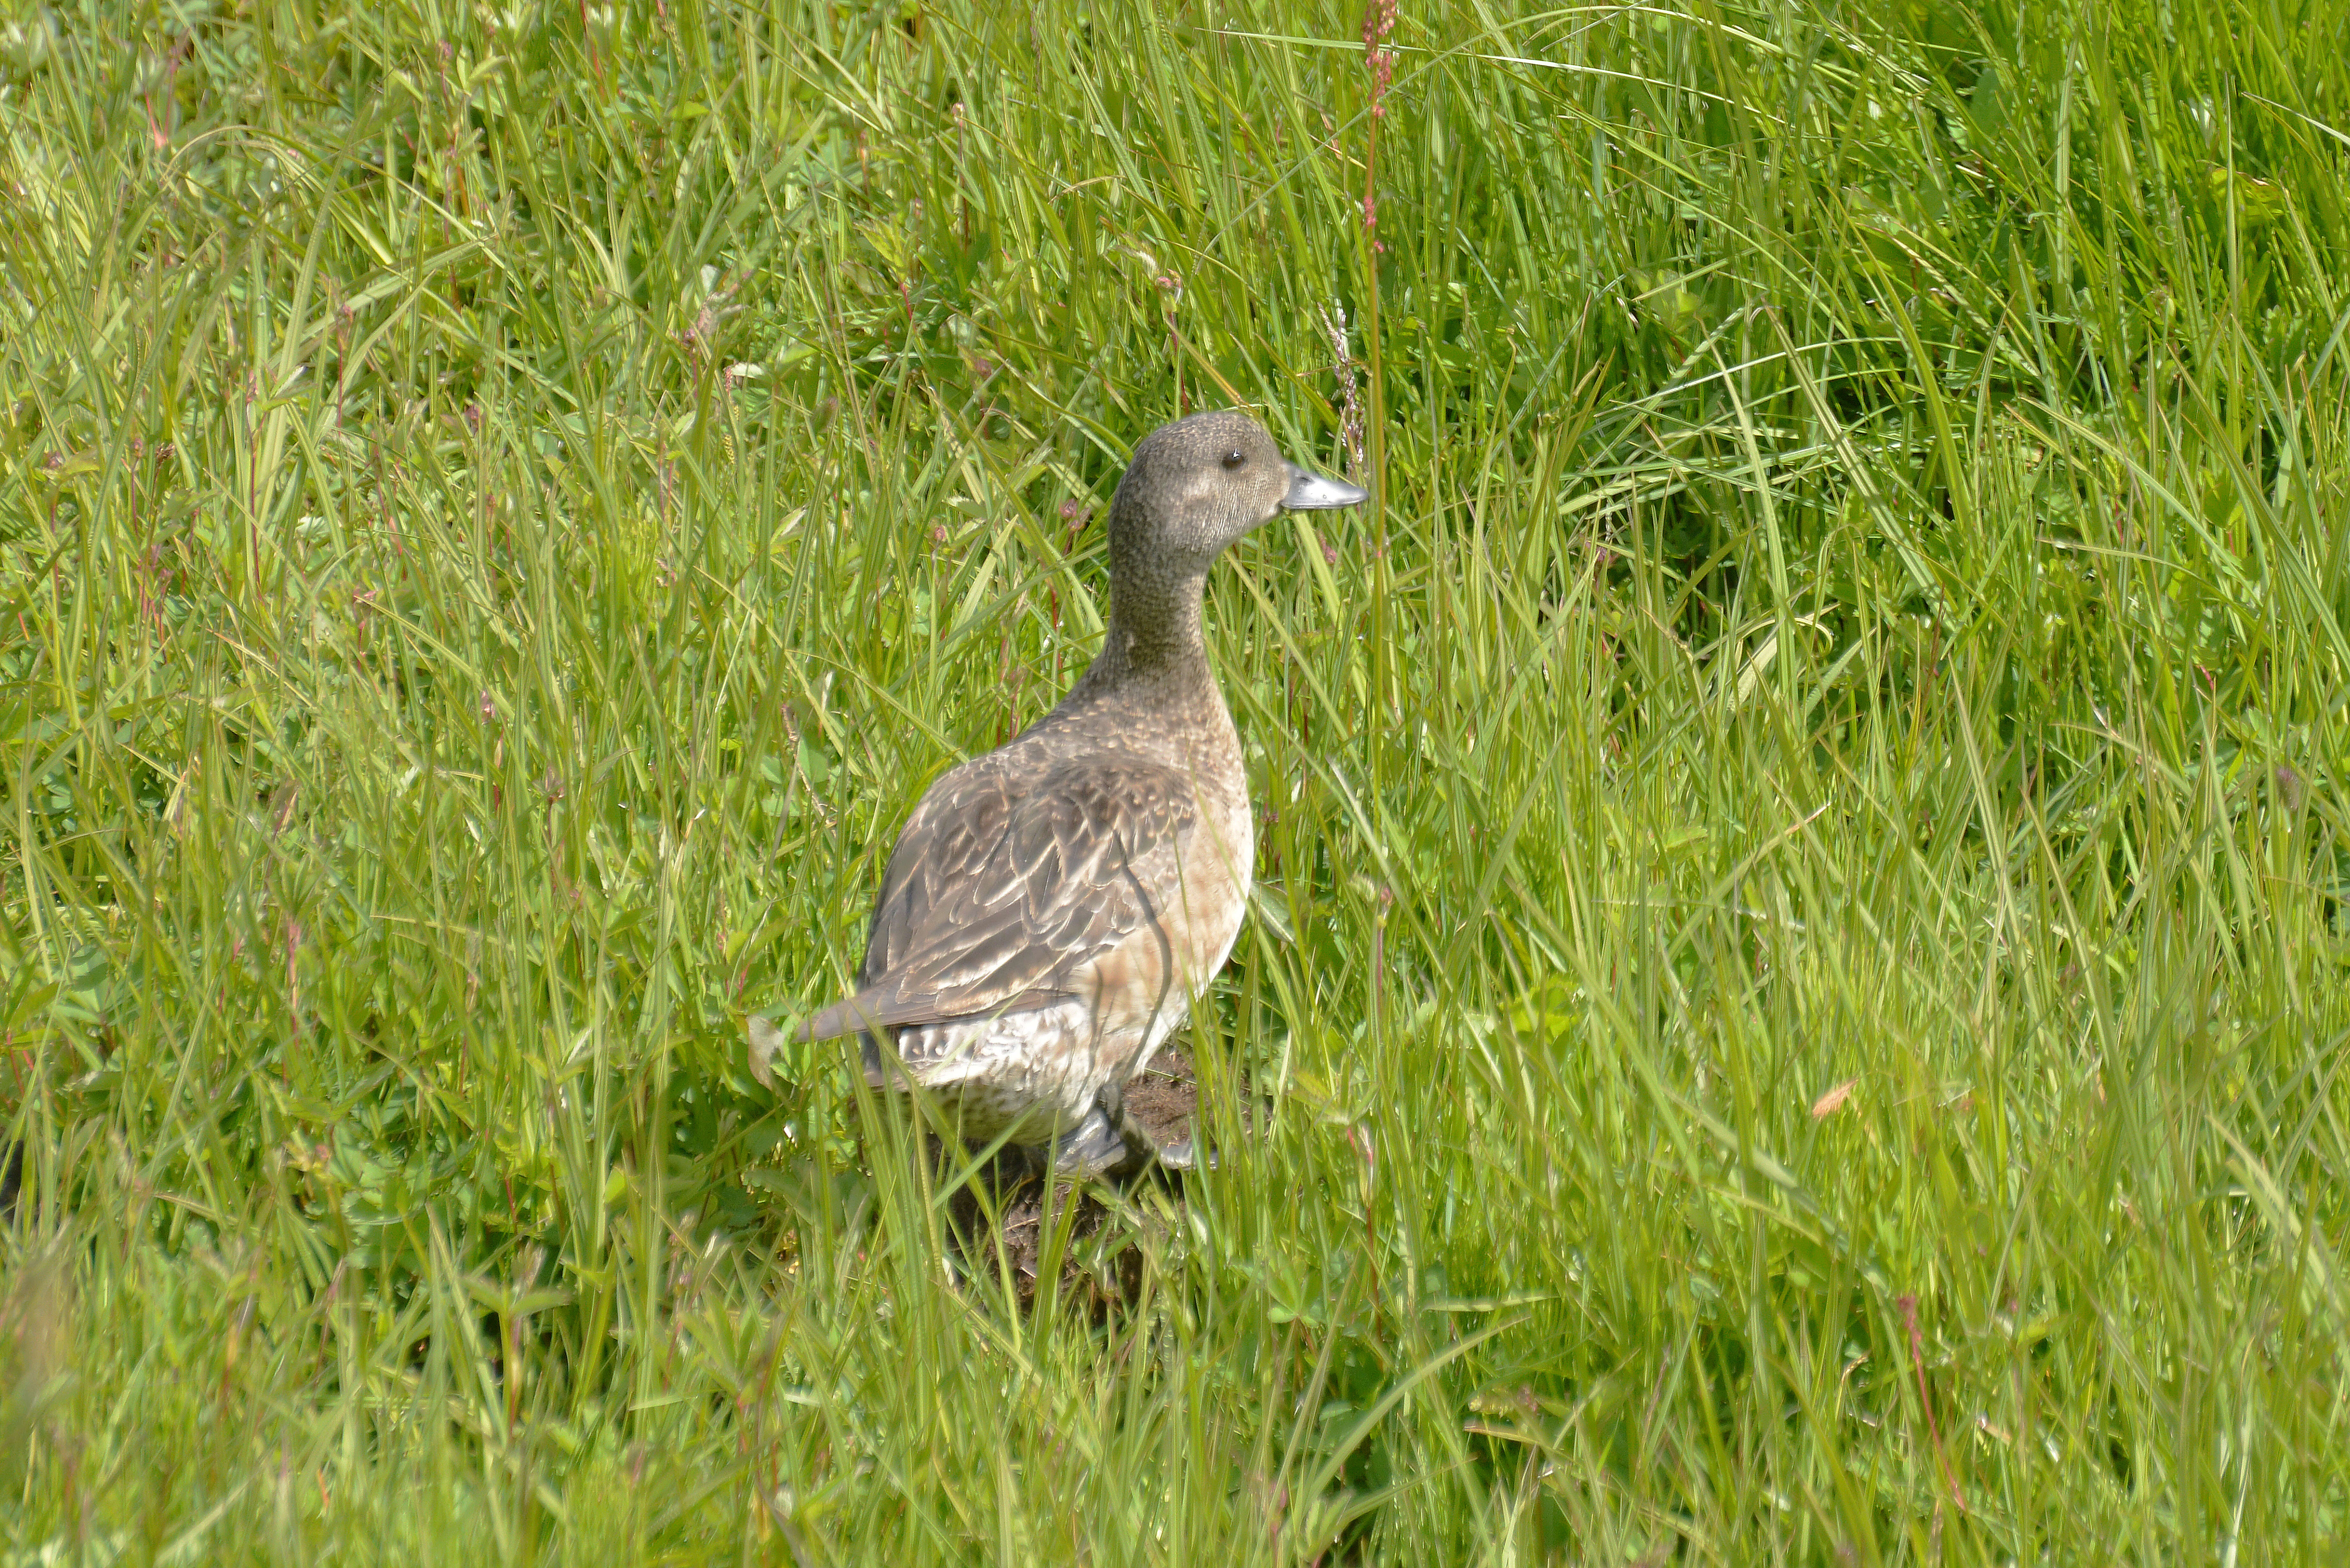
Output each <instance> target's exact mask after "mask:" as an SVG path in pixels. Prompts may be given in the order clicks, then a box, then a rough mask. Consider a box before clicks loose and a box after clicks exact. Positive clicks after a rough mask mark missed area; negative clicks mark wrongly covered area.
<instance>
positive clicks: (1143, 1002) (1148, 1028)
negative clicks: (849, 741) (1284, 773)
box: [751, 410, 1367, 1177]
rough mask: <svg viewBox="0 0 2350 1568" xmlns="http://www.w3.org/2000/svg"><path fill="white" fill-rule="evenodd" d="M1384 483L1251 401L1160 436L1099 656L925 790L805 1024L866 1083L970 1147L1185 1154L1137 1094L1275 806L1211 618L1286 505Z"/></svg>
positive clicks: (1144, 473) (1127, 509) (1231, 931)
mask: <svg viewBox="0 0 2350 1568" xmlns="http://www.w3.org/2000/svg"><path fill="white" fill-rule="evenodd" d="M1366 499H1367V493H1366V492H1365V491H1363V490H1362V489H1361V488H1359V487H1357V486H1356V485H1353V484H1348V483H1344V482H1343V481H1340V480H1336V479H1332V478H1328V477H1326V476H1325V475H1323V474H1320V473H1316V472H1314V471H1312V470H1310V469H1307V468H1305V467H1302V466H1300V465H1299V464H1297V463H1295V462H1290V461H1289V460H1288V459H1287V458H1286V457H1285V456H1284V455H1283V453H1282V452H1281V449H1280V447H1279V446H1278V445H1277V444H1276V443H1275V441H1274V439H1273V437H1272V435H1271V434H1270V433H1268V432H1267V431H1266V430H1265V429H1264V427H1263V425H1261V424H1259V423H1258V422H1257V421H1255V420H1253V419H1252V418H1250V417H1249V416H1248V415H1246V414H1243V413H1240V412H1237V411H1231V410H1218V411H1210V412H1202V413H1195V414H1192V415H1191V416H1189V417H1188V418H1184V419H1179V420H1176V421H1173V422H1171V423H1169V424H1164V425H1161V426H1159V428H1158V429H1157V430H1154V431H1151V432H1150V433H1149V435H1147V436H1145V437H1144V438H1143V439H1142V440H1141V441H1139V443H1138V444H1137V445H1136V447H1135V449H1134V455H1133V458H1132V460H1131V462H1129V463H1128V467H1127V470H1126V472H1125V474H1124V476H1123V477H1122V478H1121V479H1120V480H1119V481H1118V490H1117V493H1116V494H1115V496H1114V497H1113V499H1112V501H1111V504H1110V508H1109V514H1108V517H1107V524H1106V528H1107V535H1108V546H1109V550H1108V554H1109V613H1108V615H1107V618H1106V630H1105V634H1104V637H1103V639H1102V645H1101V649H1100V651H1099V653H1098V654H1097V656H1096V657H1095V659H1094V660H1093V662H1092V663H1091V664H1090V665H1089V666H1088V667H1087V670H1086V671H1085V673H1084V674H1083V675H1082V676H1080V677H1079V678H1078V680H1076V683H1075V684H1074V685H1073V686H1071V687H1070V689H1069V691H1068V694H1067V695H1066V696H1065V697H1063V698H1062V699H1061V701H1060V702H1059V703H1058V704H1056V705H1055V707H1054V708H1053V710H1052V711H1050V712H1048V713H1046V714H1045V716H1044V717H1043V718H1041V719H1039V720H1037V721H1036V722H1035V723H1034V724H1032V725H1030V726H1029V727H1028V728H1027V729H1026V730H1024V731H1023V732H1021V733H1020V734H1019V735H1017V736H1015V737H1014V739H1012V740H1011V741H1009V742H1005V743H1004V744H1003V746H1001V747H999V748H998V749H997V750H995V751H993V752H989V753H986V754H984V755H983V756H979V757H974V758H972V760H971V761H969V762H966V763H962V764H960V765H959V766H956V767H953V768H951V769H949V770H948V771H947V772H946V773H945V774H941V776H940V777H939V778H938V779H937V780H936V781H935V782H933V783H932V784H931V786H930V788H929V789H928V790H926V791H925V792H924V793H923V794H922V797H921V799H920V802H919V803H917V804H916V805H915V807H914V809H913V812H912V814H911V815H909V816H908V817H907V819H906V823H905V826H904V827H903V829H902V830H901V831H900V832H899V836H898V841H897V846H896V847H895V848H894V849H893V850H892V851H891V852H890V856H889V865H888V867H887V869H886V870H885V872H884V873H883V876H882V880H881V888H880V894H879V898H877V899H876V901H875V904H874V908H873V918H872V925H871V929H870V931H869V934H868V939H867V942H866V949H865V957H864V961H863V963H862V965H861V967H860V969H859V971H858V976H857V981H856V986H857V989H856V990H855V992H853V993H852V994H851V995H849V996H847V997H845V998H843V999H841V1000H839V1001H837V1002H832V1003H830V1004H829V1005H827V1006H826V1007H824V1008H822V1009H821V1010H819V1011H817V1012H815V1013H813V1014H812V1015H810V1016H808V1017H806V1019H805V1020H803V1021H802V1022H801V1023H799V1024H798V1025H797V1027H796V1028H795V1030H794V1032H793V1034H792V1036H791V1037H792V1038H795V1039H796V1040H798V1041H800V1042H802V1043H813V1042H818V1041H825V1040H832V1039H838V1038H842V1037H846V1036H852V1035H853V1036H858V1037H859V1038H861V1040H862V1043H863V1045H862V1066H863V1069H864V1076H865V1080H866V1082H867V1084H868V1085H870V1086H871V1087H873V1088H875V1089H878V1090H890V1091H897V1092H901V1093H902V1092H906V1091H910V1090H913V1089H916V1088H919V1089H920V1090H921V1091H922V1092H923V1093H924V1094H925V1095H926V1096H928V1097H930V1098H931V1100H932V1101H933V1102H934V1103H935V1104H936V1106H938V1107H939V1109H940V1111H941V1113H942V1114H943V1116H944V1118H945V1121H946V1123H947V1125H949V1126H951V1127H955V1128H956V1129H957V1130H958V1132H959V1134H960V1136H961V1137H962V1139H963V1140H964V1141H965V1142H966V1143H978V1144H986V1143H991V1142H993V1141H995V1140H997V1139H999V1138H1000V1139H1002V1140H1003V1142H1004V1143H1005V1144H1007V1145H1013V1146H1020V1147H1025V1148H1028V1149H1031V1150H1038V1151H1042V1152H1043V1153H1044V1154H1045V1157H1046V1158H1048V1159H1049V1160H1050V1161H1051V1162H1052V1163H1053V1164H1054V1165H1055V1167H1057V1168H1059V1169H1060V1170H1062V1171H1064V1172H1066V1173H1068V1174H1071V1175H1073V1176H1078V1177H1085V1176H1091V1175H1101V1174H1107V1173H1110V1172H1114V1171H1118V1170H1121V1169H1127V1168H1134V1167H1136V1166H1139V1165H1141V1164H1144V1163H1147V1162H1148V1161H1149V1160H1151V1159H1157V1160H1158V1161H1159V1163H1161V1164H1163V1165H1166V1166H1169V1167H1171V1168H1183V1167H1185V1166H1187V1165H1189V1164H1191V1162H1192V1160H1193V1158H1194V1156H1193V1153H1192V1149H1191V1144H1190V1143H1189V1142H1186V1143H1184V1144H1181V1145H1180V1146H1174V1147H1153V1146H1150V1145H1149V1138H1148V1135H1147V1134H1146V1133H1144V1132H1143V1130H1142V1129H1141V1128H1140V1127H1139V1126H1137V1125H1136V1124H1135V1123H1133V1122H1132V1121H1131V1120H1130V1119H1129V1118H1128V1117H1126V1116H1124V1114H1123V1096H1124V1091H1125V1089H1126V1086H1127V1085H1128V1084H1129V1083H1131V1082H1132V1081H1133V1080H1134V1078H1135V1077H1136V1075H1139V1073H1141V1072H1142V1071H1143V1070H1144V1069H1145V1068H1146V1067H1147V1066H1149V1063H1150V1060H1151V1058H1152V1056H1153V1055H1154V1054H1156V1053H1157V1052H1158V1050H1159V1046H1160V1045H1161V1044H1163V1043H1164V1042H1165V1041H1166V1039H1167V1037H1168V1036H1169V1035H1170V1033H1173V1032H1174V1030H1175V1029H1176V1028H1177V1027H1178V1026H1179V1025H1180V1024H1181V1023H1183V1022H1184V1020H1185V1019H1186V1018H1187V1017H1188V1016H1189V1015H1190V1012H1191V1006H1192V1003H1193V1002H1194V1000H1195V999H1196V998H1198V997H1199V996H1200V995H1201V994H1202V993H1203V992H1204V991H1205V990H1206V988H1207V986H1208V984H1209V982H1210V981H1211V980H1212V979H1213V978H1214V976H1215V975H1216V973H1217V972H1218V971H1220V970H1221V969H1222V967H1223V964H1224V961H1225V960H1226V959H1227V958H1229V957H1230V956H1231V953H1232V945H1233V943H1234V942H1235V941H1236V940H1238V938H1239V936H1240V931H1241V927H1242V924H1243V920H1244V919H1245V917H1246V915H1247V912H1248V902H1249V891H1250V888H1251V886H1252V880H1253V859H1254V855H1255V823H1254V819H1253V815H1252V812H1251V808H1250V805H1249V795H1248V779H1247V774H1246V770H1245V768H1244V766H1243V761H1242V753H1241V742H1240V733H1239V732H1238V730H1237V729H1236V728H1235V727H1234V726H1233V723H1232V711H1231V710H1230V709H1229V708H1228V707H1226V705H1225V703H1224V698H1223V692H1222V689H1221V688H1220V687H1219V686H1218V685H1217V682H1216V676H1215V671H1214V669H1213V667H1212V666H1211V663H1210V660H1209V657H1208V647H1207V640H1206V638H1205V636H1204V634H1203V628H1202V625H1201V610H1202V600H1203V597H1204V595H1205V593H1206V588H1207V582H1208V576H1209V573H1210V571H1211V568H1212V567H1213V566H1215V564H1216V561H1217V559H1218V557H1219V556H1222V554H1223V553H1224V551H1225V549H1226V548H1227V547H1228V546H1230V545H1232V543H1233V542H1234V541H1235V540H1238V539H1240V538H1243V536H1245V535H1248V534H1250V533H1252V532H1253V531H1254V530H1255V529H1257V528H1259V527H1261V526H1263V524H1266V523H1269V522H1271V521H1272V520H1273V519H1274V518H1275V517H1278V516H1280V515H1282V514H1284V513H1287V512H1303V511H1324V510H1330V509H1335V508H1340V507H1349V506H1355V505H1358V504H1361V503H1362V502H1363V501H1365V500H1366ZM751 1031H752V1041H751V1044H752V1046H753V1055H754V1060H755V1061H763V1060H764V1058H765V1057H768V1056H772V1055H773V1054H774V1052H775V1050H777V1049H779V1048H780V1047H781V1046H782V1044H784V1040H785V1035H784V1033H783V1031H782V1030H781V1029H780V1028H779V1027H778V1026H777V1025H776V1024H775V1023H773V1022H772V1021H770V1020H764V1019H754V1020H753V1021H752V1024H751ZM1138 1145H1140V1146H1142V1147H1137V1146H1138Z"/></svg>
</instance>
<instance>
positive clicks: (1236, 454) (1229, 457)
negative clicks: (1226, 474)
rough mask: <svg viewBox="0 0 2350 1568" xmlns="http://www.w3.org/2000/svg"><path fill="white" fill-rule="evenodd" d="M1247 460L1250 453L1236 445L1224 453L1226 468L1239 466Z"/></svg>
mask: <svg viewBox="0 0 2350 1568" xmlns="http://www.w3.org/2000/svg"><path fill="white" fill-rule="evenodd" d="M1247 461H1248V453H1246V452H1243V451H1241V450H1240V449H1239V448H1238V447H1234V448H1233V449H1232V451H1230V452H1226V453H1224V466H1225V467H1226V468H1238V467H1239V466H1240V465H1241V464H1243V463H1244V462H1247Z"/></svg>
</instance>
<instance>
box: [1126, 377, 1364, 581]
mask: <svg viewBox="0 0 2350 1568" xmlns="http://www.w3.org/2000/svg"><path fill="white" fill-rule="evenodd" d="M1367 498H1368V496H1367V492H1365V491H1363V490H1360V489H1358V488H1357V487H1356V486H1354V485H1351V484H1347V483H1342V482H1340V481H1338V480H1336V479H1326V478H1324V477H1323V476H1322V475H1320V474H1318V473H1315V472H1311V471H1310V470H1307V469H1303V468H1300V467H1298V466H1297V464H1295V463H1294V462H1290V461H1289V460H1288V459H1287V458H1285V457H1284V456H1282V454H1281V449H1280V448H1279V447H1277V446H1275V445H1274V441H1273V437H1272V436H1270V435H1268V434H1266V433H1265V429H1264V427H1263V425H1261V424H1259V423H1257V422H1256V421H1254V420H1253V419H1251V418H1249V417H1248V416H1247V415H1246V414H1239V413H1231V412H1217V413H1205V414H1193V415H1191V417H1190V418H1189V419H1181V420H1177V421H1175V422H1174V423H1172V424H1166V425H1160V426H1159V428H1158V429H1157V430H1155V431H1151V432H1150V433H1149V435H1147V436H1145V437H1143V438H1142V441H1141V442H1140V444H1139V445H1138V446H1136V447H1135V449H1134V461H1133V462H1131V463H1129V464H1128V465H1127V470H1126V477H1125V478H1124V479H1122V480H1120V481H1119V482H1118V496H1117V499H1116V500H1114V501H1113V502H1111V504H1110V512H1109V546H1110V570H1111V574H1112V576H1121V575H1129V574H1132V573H1135V572H1137V571H1152V572H1153V573H1154V575H1155V574H1156V573H1157V572H1165V571H1167V570H1169V569H1170V568H1172V569H1173V571H1174V572H1176V573H1178V574H1180V575H1182V576H1191V575H1193V574H1195V573H1204V572H1206V570H1207V569H1208V567H1209V566H1211V565H1212V564H1213V563H1214V561H1215V559H1216V557H1217V556H1219V555H1221V554H1222V552H1223V548H1224V546H1225V545H1229V544H1231V543H1232V541H1233V540H1235V539H1237V538H1239V537H1240V536H1241V535H1243V534H1246V533H1248V532H1249V531H1250V530H1252V529H1254V528H1257V527H1261V526H1262V525H1263V524H1267V523H1270V522H1272V521H1273V520H1274V518H1275V517H1277V516H1279V515H1280V514H1282V513H1284V512H1308V511H1323V510H1326V509H1329V508H1331V507H1337V506H1354V505H1357V504H1360V503H1361V502H1363V501H1364V500H1366V499H1367Z"/></svg>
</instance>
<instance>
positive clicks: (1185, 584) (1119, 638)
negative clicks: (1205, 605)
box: [1063, 563, 1232, 727]
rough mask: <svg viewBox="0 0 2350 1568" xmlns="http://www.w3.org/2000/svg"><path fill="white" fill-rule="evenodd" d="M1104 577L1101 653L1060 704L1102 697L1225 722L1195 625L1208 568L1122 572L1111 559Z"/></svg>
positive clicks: (1227, 723)
mask: <svg viewBox="0 0 2350 1568" xmlns="http://www.w3.org/2000/svg"><path fill="white" fill-rule="evenodd" d="M1110 582H1111V587H1110V599H1109V627H1108V631H1107V635H1106V636H1104V638H1103V639H1102V648H1101V652H1099V653H1098V654H1097V655H1095V657H1094V661H1093V664H1092V665H1091V666H1090V667H1089V668H1088V669H1087V670H1086V672H1085V674H1084V675H1083V676H1082V677H1081V678H1080V679H1079V680H1078V681H1077V683H1076V686H1074V687H1073V688H1071V689H1070V691H1069V697H1068V701H1066V702H1065V703H1064V704H1063V707H1065V708H1069V707H1076V706H1079V705H1084V706H1090V705H1091V704H1092V703H1093V702H1095V701H1113V702H1117V703H1119V704H1121V705H1129V706H1133V707H1136V708H1138V709H1139V710H1142V711H1149V712H1153V713H1163V714H1166V715H1168V716H1169V717H1170V718H1173V717H1176V716H1179V715H1182V716H1196V717H1199V718H1203V719H1204V718H1207V717H1208V716H1209V715H1213V722H1217V723H1220V724H1221V725H1222V726H1225V727H1229V726H1230V724H1231V723H1232V720H1231V718H1230V717H1229V715H1228V714H1227V712H1226V711H1225V708H1224V699H1223V693H1222V692H1221V691H1218V690H1217V688H1216V675H1215V671H1214V670H1212V669H1211V667H1210V666H1209V663H1208V644H1207V639H1206V638H1205V636H1204V635H1203V634H1202V631H1201V597H1202V596H1203V595H1204V594H1205V592H1206V589H1207V573H1206V572H1205V571H1204V570H1202V571H1196V572H1180V573H1176V572H1170V573H1165V574H1163V575H1162V574H1159V573H1152V572H1148V571H1144V570H1133V569H1129V570H1128V571H1125V572H1120V571H1118V569H1117V563H1113V565H1112V568H1111V576H1110Z"/></svg>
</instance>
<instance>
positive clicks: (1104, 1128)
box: [1053, 1102, 1128, 1176]
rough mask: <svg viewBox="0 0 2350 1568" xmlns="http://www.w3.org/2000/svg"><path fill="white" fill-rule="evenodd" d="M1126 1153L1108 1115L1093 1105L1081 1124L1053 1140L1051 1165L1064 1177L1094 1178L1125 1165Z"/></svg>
mask: <svg viewBox="0 0 2350 1568" xmlns="http://www.w3.org/2000/svg"><path fill="white" fill-rule="evenodd" d="M1127 1153H1128V1150H1127V1147H1126V1140H1125V1139H1124V1138H1122V1137H1118V1128H1116V1127H1113V1126H1111V1125H1110V1119H1109V1116H1108V1114H1107V1112H1105V1111H1104V1110H1103V1109H1102V1107H1101V1106H1100V1104H1099V1103H1098V1102H1097V1103H1096V1104H1095V1105H1094V1106H1093V1107H1092V1108H1091V1109H1089V1110H1087V1112H1086V1119H1085V1120H1083V1121H1081V1122H1079V1123H1078V1124H1077V1125H1076V1127H1074V1128H1072V1129H1071V1130H1070V1131H1068V1132H1066V1133H1063V1134H1062V1135H1061V1136H1060V1137H1059V1138H1057V1139H1055V1142H1054V1144H1053V1163H1054V1164H1055V1165H1057V1166H1059V1167H1060V1168H1061V1170H1062V1172H1063V1173H1064V1174H1065V1175H1072V1176H1098V1175H1100V1174H1102V1173H1103V1172H1105V1171H1109V1170H1115V1169H1117V1168H1118V1167H1119V1166H1121V1165H1123V1164H1125V1163H1126V1158H1127Z"/></svg>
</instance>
